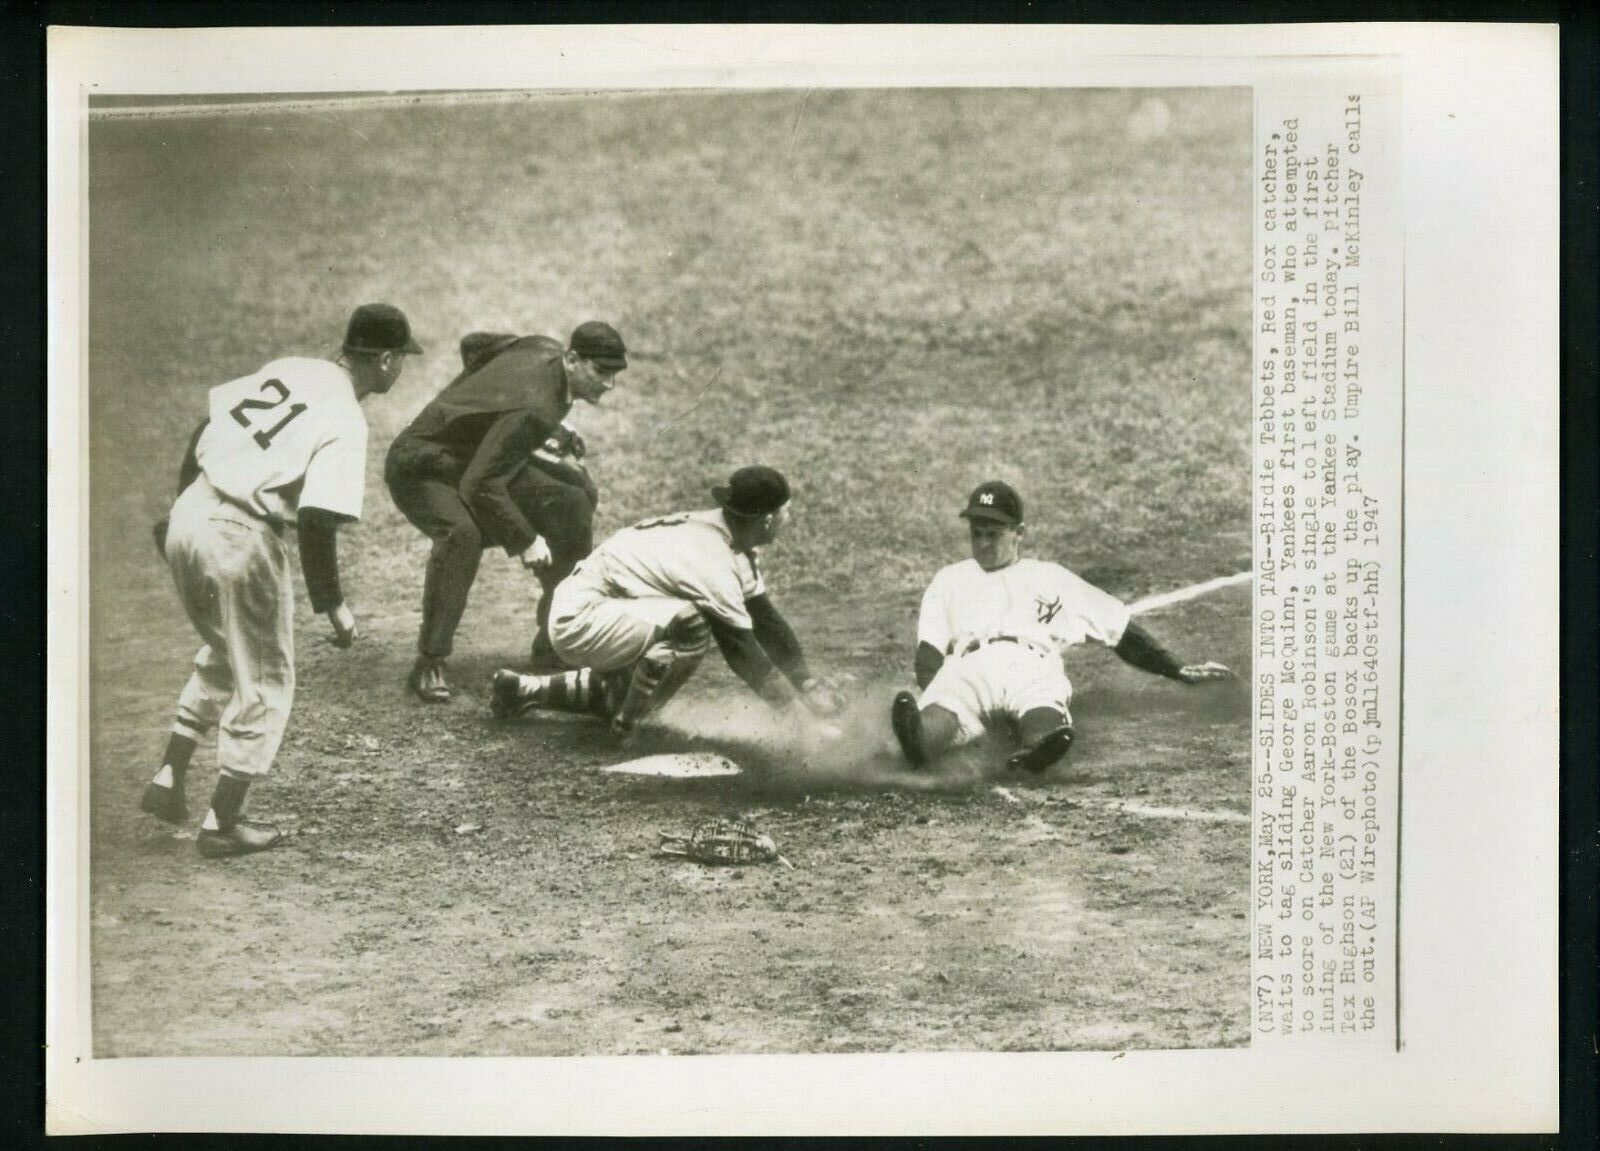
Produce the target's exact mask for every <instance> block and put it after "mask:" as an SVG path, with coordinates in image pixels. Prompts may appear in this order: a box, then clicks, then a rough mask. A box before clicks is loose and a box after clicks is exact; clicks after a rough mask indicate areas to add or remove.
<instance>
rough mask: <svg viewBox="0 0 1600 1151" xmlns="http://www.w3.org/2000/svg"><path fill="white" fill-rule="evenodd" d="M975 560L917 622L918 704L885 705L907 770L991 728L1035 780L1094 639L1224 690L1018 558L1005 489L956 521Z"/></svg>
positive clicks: (1118, 613)
mask: <svg viewBox="0 0 1600 1151" xmlns="http://www.w3.org/2000/svg"><path fill="white" fill-rule="evenodd" d="M961 516H962V518H963V519H965V520H966V521H967V525H968V532H969V535H970V537H971V542H972V558H971V559H969V560H962V561H961V562H960V563H955V564H951V565H950V566H949V567H947V568H944V569H943V570H942V571H940V572H939V574H938V575H936V576H934V577H933V582H932V583H930V584H929V585H928V590H927V591H926V592H925V593H924V594H923V597H922V613H921V616H920V618H919V620H918V623H917V652H916V657H915V672H916V678H917V685H918V686H919V687H920V688H922V698H921V700H920V702H919V701H918V699H917V697H916V696H915V695H913V694H912V693H911V692H909V691H902V692H900V693H898V694H897V695H896V696H895V697H894V703H893V705H892V706H891V709H890V722H891V725H892V726H893V728H894V734H895V737H896V739H897V740H898V741H899V743H900V748H901V750H902V751H903V752H904V753H905V757H906V759H908V760H909V761H910V762H911V764H912V765H913V766H914V767H921V766H923V765H924V764H926V763H928V762H929V761H930V760H932V759H933V758H934V757H936V756H937V755H939V754H940V753H941V752H943V751H945V750H946V749H948V748H950V747H952V746H955V745H958V744H962V743H966V742H969V741H971V740H973V739H976V738H977V737H978V736H980V735H982V734H983V733H984V732H985V731H986V730H988V729H990V728H995V727H1003V728H1010V729H1011V730H1013V731H1014V732H1015V734H1016V736H1017V738H1018V740H1019V742H1020V744H1021V747H1020V750H1018V751H1017V752H1016V753H1015V754H1013V755H1012V756H1011V757H1010V758H1009V759H1008V760H1007V761H1006V766H1007V767H1009V768H1021V769H1025V770H1028V771H1034V772H1040V771H1043V770H1044V769H1045V768H1047V767H1049V766H1050V765H1051V764H1052V763H1055V762H1056V761H1057V760H1059V759H1060V758H1061V757H1062V756H1063V755H1065V754H1066V751H1067V748H1068V747H1070V746H1071V744H1072V713H1071V712H1070V711H1069V710H1068V705H1069V704H1070V703H1071V702H1072V683H1071V681H1069V680H1068V679H1067V675H1066V670H1065V667H1064V666H1063V663H1062V657H1063V654H1064V653H1065V651H1066V649H1067V648H1070V647H1073V646H1074V645H1076V644H1080V643H1083V642H1085V641H1087V640H1094V641H1095V642H1097V643H1102V644H1104V645H1106V646H1107V647H1109V648H1112V649H1113V650H1114V651H1116V653H1117V654H1118V655H1119V656H1121V657H1122V658H1123V659H1124V660H1126V661H1127V662H1128V663H1130V664H1133V665H1134V666H1135V667H1139V668H1143V669H1144V670H1146V671H1150V672H1154V673H1155V674H1157V675H1164V676H1168V677H1170V678H1172V679H1176V680H1179V681H1181V682H1183V683H1191V684H1192V683H1200V682H1202V681H1205V680H1216V679H1228V678H1231V677H1232V675H1233V673H1232V672H1231V671H1229V670H1228V669H1227V668H1226V667H1224V666H1223V665H1222V664H1219V663H1200V664H1183V663H1180V662H1179V661H1178V660H1177V659H1176V658H1174V657H1173V656H1172V655H1171V654H1169V653H1168V652H1167V651H1165V650H1164V649H1163V648H1162V647H1161V645H1160V644H1158V643H1157V642H1156V641H1155V639H1154V638H1153V637H1152V636H1151V635H1150V633H1149V632H1147V631H1145V630H1144V629H1143V628H1142V627H1140V626H1139V625H1138V624H1136V623H1134V622H1133V621H1132V620H1131V619H1130V618H1129V615H1128V609H1127V607H1126V606H1125V605H1124V604H1123V603H1122V602H1121V601H1120V600H1118V599H1117V598H1116V597H1115V596H1112V595H1109V594H1107V593H1106V592H1104V591H1101V590H1100V589H1099V588H1097V587H1095V586H1094V585H1093V584H1090V583H1087V582H1085V581H1084V580H1082V579H1080V578H1079V577H1078V576H1076V575H1074V574H1072V572H1070V571H1068V570H1067V569H1066V568H1064V567H1062V566H1061V565H1060V564H1056V563H1050V562H1048V561H1046V560H1037V559H1025V558H1023V557H1022V556H1021V554H1020V550H1021V543H1022V535H1023V532H1024V531H1025V530H1026V529H1025V526H1024V524H1023V518H1022V497H1021V496H1020V495H1018V494H1017V492H1016V489H1014V488H1013V487H1011V485H1010V484H1007V483H1003V482H1001V481H998V480H990V481H989V482H987V483H983V484H979V485H978V487H977V489H976V490H974V491H973V493H972V495H971V497H970V498H969V499H968V500H967V506H966V508H965V509H964V510H963V511H962V512H961Z"/></svg>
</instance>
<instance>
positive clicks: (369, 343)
mask: <svg viewBox="0 0 1600 1151" xmlns="http://www.w3.org/2000/svg"><path fill="white" fill-rule="evenodd" d="M344 346H345V350H346V351H351V352H409V353H410V354H412V355H417V354H419V353H420V352H421V351H422V346H421V345H420V344H418V343H417V341H416V340H414V339H412V338H411V322H410V321H409V320H407V319H406V314H405V313H404V312H402V311H401V310H400V309H399V308H397V307H395V306H394V305H393V304H362V305H361V306H360V307H359V308H357V309H356V310H355V311H354V312H351V313H350V326H349V327H348V328H346V329H345V333H344Z"/></svg>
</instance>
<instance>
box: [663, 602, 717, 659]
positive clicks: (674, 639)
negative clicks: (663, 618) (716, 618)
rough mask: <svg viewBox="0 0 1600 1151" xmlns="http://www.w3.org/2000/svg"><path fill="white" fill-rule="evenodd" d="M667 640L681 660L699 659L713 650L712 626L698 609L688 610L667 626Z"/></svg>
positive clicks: (680, 613) (679, 614)
mask: <svg viewBox="0 0 1600 1151" xmlns="http://www.w3.org/2000/svg"><path fill="white" fill-rule="evenodd" d="M665 638H666V640H667V642H668V643H670V644H671V645H672V648H673V650H674V651H675V652H676V653H677V654H678V656H679V657H680V658H684V659H699V658H701V657H702V656H704V655H705V654H706V653H707V652H708V651H710V650H711V640H712V636H711V624H710V623H709V622H708V621H707V620H706V617H705V616H704V615H703V614H702V613H701V612H700V610H699V609H698V608H693V607H691V608H687V609H685V610H684V611H681V612H679V613H678V614H677V616H675V617H674V618H673V620H672V622H671V623H669V624H668V625H667V630H666V635H665Z"/></svg>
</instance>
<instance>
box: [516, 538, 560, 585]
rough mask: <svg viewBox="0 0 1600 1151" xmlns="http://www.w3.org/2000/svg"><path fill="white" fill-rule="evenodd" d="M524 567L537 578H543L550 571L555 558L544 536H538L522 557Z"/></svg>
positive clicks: (520, 557)
mask: <svg viewBox="0 0 1600 1151" xmlns="http://www.w3.org/2000/svg"><path fill="white" fill-rule="evenodd" d="M518 558H519V559H521V560H522V566H523V567H525V568H527V569H528V570H529V571H531V572H532V573H533V574H534V575H536V576H542V575H544V573H545V572H547V571H549V570H550V565H551V564H552V563H553V562H554V557H553V556H551V554H550V545H549V544H547V543H545V542H544V537H543V536H536V537H535V538H534V541H533V543H532V544H530V545H529V546H528V548H527V550H525V551H524V552H523V553H522V555H521V556H519V557H518Z"/></svg>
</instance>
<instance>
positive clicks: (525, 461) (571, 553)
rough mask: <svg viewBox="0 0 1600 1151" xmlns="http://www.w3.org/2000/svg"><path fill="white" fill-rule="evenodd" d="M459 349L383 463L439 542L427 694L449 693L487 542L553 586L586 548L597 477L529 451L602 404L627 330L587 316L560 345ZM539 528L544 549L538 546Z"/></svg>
mask: <svg viewBox="0 0 1600 1151" xmlns="http://www.w3.org/2000/svg"><path fill="white" fill-rule="evenodd" d="M469 345H470V346H469ZM462 358H463V360H464V361H465V362H466V364H467V366H466V368H465V370H464V371H463V372H462V373H461V374H460V375H459V376H457V377H456V378H455V379H454V380H452V381H451V382H450V383H449V384H448V385H447V386H446V387H445V389H444V391H442V392H440V393H439V394H438V395H437V396H436V397H434V399H433V401H432V402H431V403H430V404H428V406H427V407H425V408H423V410H422V411H421V412H420V413H419V414H418V415H417V418H416V419H415V420H413V421H412V422H411V425H410V426H409V427H407V428H406V429H405V431H403V432H401V433H400V435H399V436H397V437H396V438H395V441H394V443H393V444H391V445H390V447H389V454H388V457H387V459H386V460H385V464H384V481H385V482H386V483H387V484H388V487H389V493H390V494H391V495H392V496H393V497H394V502H395V506H397V507H398V508H399V509H400V511H401V512H402V513H403V514H404V515H405V517H406V518H407V519H408V520H410V521H411V522H412V523H413V524H414V525H415V526H416V527H417V528H418V529H419V530H420V531H422V532H423V533H424V534H425V535H427V536H428V537H429V538H430V539H431V540H432V541H433V550H432V552H431V553H430V554H429V556H428V568H427V574H426V576H425V578H424V581H423V589H422V631H421V634H420V636H419V637H418V640H417V653H418V654H417V662H416V665H415V666H414V667H413V668H412V670H411V675H410V677H409V685H410V687H411V690H412V691H413V692H415V693H416V694H417V695H418V696H419V697H420V698H422V699H424V700H427V701H429V702H444V701H446V700H448V699H449V698H450V686H449V683H448V681H447V679H446V676H445V660H446V659H447V658H448V657H449V655H450V652H451V648H452V646H453V643H454V640H455V632H456V627H457V626H458V625H459V624H460V622H461V616H462V613H463V612H464V611H465V610H466V606H467V595H468V593H469V592H470V591H471V590H472V581H473V580H474V579H475V578H476V577H477V574H478V562H479V559H480V558H481V556H482V553H483V549H484V548H485V547H491V546H499V547H502V548H504V549H505V551H506V554H507V555H511V556H515V557H517V558H518V559H520V560H521V561H522V562H523V564H524V566H527V567H530V568H532V569H533V570H535V571H536V572H538V573H539V574H540V576H541V582H545V581H548V587H553V586H554V584H555V583H556V582H558V581H559V580H560V579H561V578H562V577H563V576H565V575H566V574H567V572H570V571H571V569H572V565H574V564H575V563H577V561H578V560H580V559H582V558H583V556H584V555H585V554H587V552H588V550H589V545H590V543H591V542H592V536H591V531H592V527H591V525H592V522H593V515H594V500H593V496H594V492H593V487H592V485H589V486H588V487H587V488H586V487H585V486H581V485H578V484H574V483H568V482H561V481H559V480H558V479H557V478H556V477H554V476H551V475H549V474H548V473H546V472H541V471H540V470H539V469H538V468H535V467H533V466H532V465H531V463H530V457H531V456H532V455H533V453H534V452H535V450H537V449H539V448H540V447H541V445H544V444H545V443H546V441H548V440H551V439H552V437H556V438H559V437H561V436H562V435H563V434H564V432H565V429H563V427H562V423H561V421H562V419H563V418H564V417H565V416H566V414H567V412H568V411H569V410H570V409H571V407H572V404H573V401H574V400H587V401H588V402H589V403H597V402H599V400H600V398H601V397H602V396H604V395H605V394H606V393H607V392H608V391H610V390H611V389H612V387H614V386H615V383H616V376H617V374H618V373H619V372H621V371H622V370H623V369H624V368H626V367H627V366H628V360H627V351H626V349H625V347H624V346H623V342H622V337H621V336H620V335H618V334H617V331H616V329H615V328H613V327H611V325H609V324H605V323H602V322H600V321H598V320H591V321H589V322H588V323H584V324H580V325H579V326H578V327H577V329H576V330H574V331H573V333H572V337H571V339H569V340H568V342H567V346H566V347H565V348H562V347H561V345H560V343H559V342H557V341H555V340H552V339H550V338H549V337H546V336H524V337H505V336H494V335H483V336H479V337H469V338H468V340H464V341H463V342H462ZM585 478H586V477H585ZM541 536H542V537H543V538H544V544H545V548H538V547H535V541H536V540H537V539H538V538H539V537H541ZM546 549H548V551H547V554H546ZM562 569H564V570H562ZM548 587H547V591H546V594H545V595H544V596H543V597H542V598H541V601H540V622H541V625H542V622H543V616H544V615H545V614H546V613H547V612H548V606H547V605H548V603H549V594H548ZM541 633H542V627H541Z"/></svg>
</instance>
